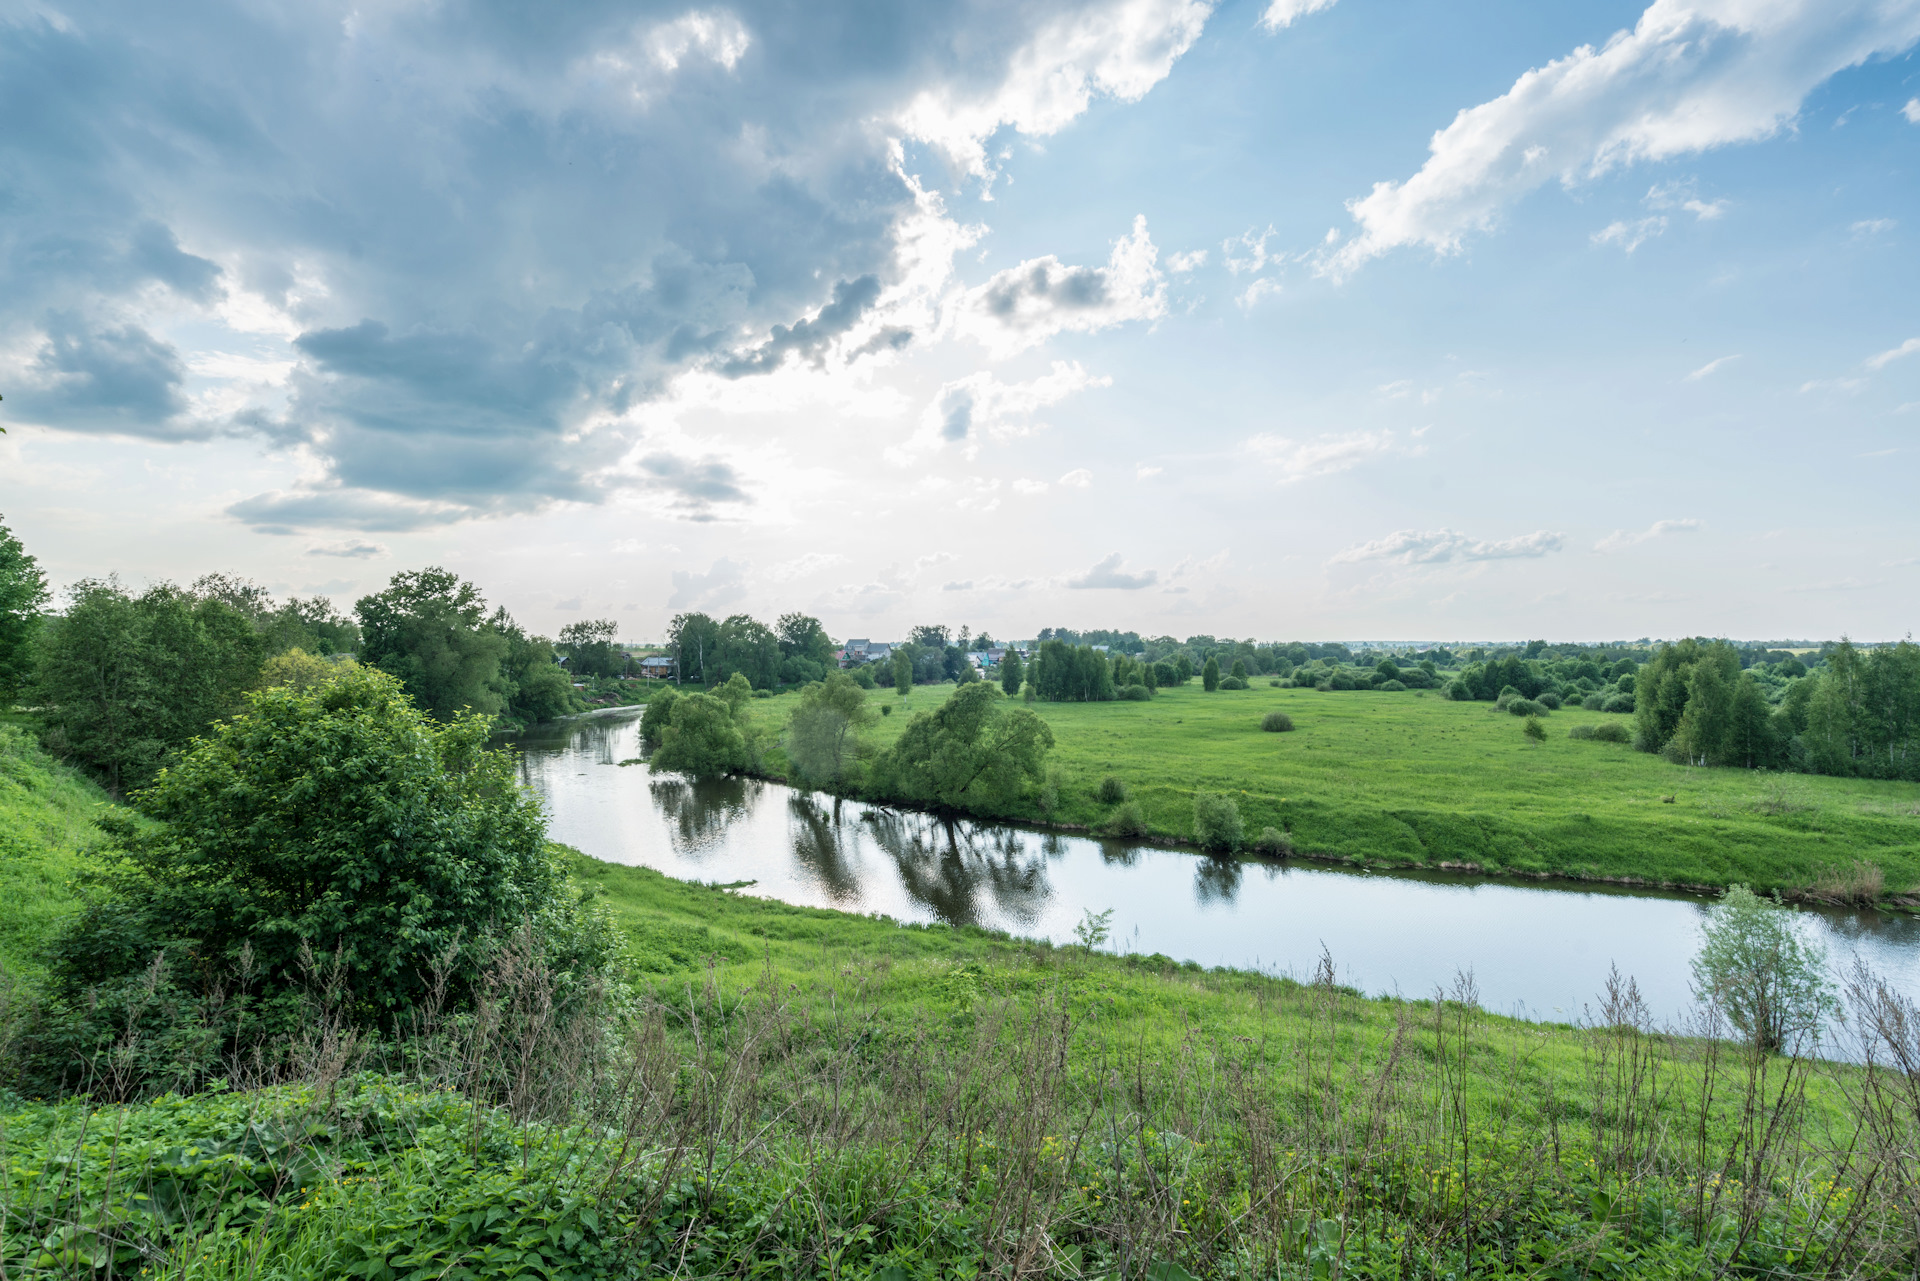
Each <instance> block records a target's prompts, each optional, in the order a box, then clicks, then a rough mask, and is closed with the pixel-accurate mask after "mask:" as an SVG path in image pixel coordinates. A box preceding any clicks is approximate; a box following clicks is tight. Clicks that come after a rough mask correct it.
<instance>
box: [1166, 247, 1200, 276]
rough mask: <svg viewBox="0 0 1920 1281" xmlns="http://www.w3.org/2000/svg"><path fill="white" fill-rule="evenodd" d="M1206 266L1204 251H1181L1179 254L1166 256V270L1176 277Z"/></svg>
mask: <svg viewBox="0 0 1920 1281" xmlns="http://www.w3.org/2000/svg"><path fill="white" fill-rule="evenodd" d="M1206 265H1207V251H1206V250H1204V249H1183V250H1181V251H1180V252H1179V253H1171V254H1168V255H1167V270H1168V271H1170V272H1172V273H1173V274H1174V275H1176V276H1184V275H1186V274H1187V273H1188V272H1190V271H1193V270H1195V269H1197V268H1200V267H1204V266H1206Z"/></svg>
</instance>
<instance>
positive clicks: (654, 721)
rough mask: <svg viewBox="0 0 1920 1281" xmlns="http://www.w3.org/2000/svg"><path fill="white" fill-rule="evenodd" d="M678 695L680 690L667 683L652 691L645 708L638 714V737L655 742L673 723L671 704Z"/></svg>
mask: <svg viewBox="0 0 1920 1281" xmlns="http://www.w3.org/2000/svg"><path fill="white" fill-rule="evenodd" d="M679 697H680V691H679V690H677V689H675V688H673V686H671V685H669V686H667V687H666V688H664V689H658V690H655V691H654V692H653V696H652V697H651V698H649V699H648V700H647V710H646V711H644V712H642V713H641V714H640V737H642V738H644V739H646V740H647V741H648V742H652V743H657V742H659V741H660V736H661V735H662V734H664V733H665V732H666V729H667V726H669V725H671V724H673V705H674V703H675V701H677V700H678V699H679Z"/></svg>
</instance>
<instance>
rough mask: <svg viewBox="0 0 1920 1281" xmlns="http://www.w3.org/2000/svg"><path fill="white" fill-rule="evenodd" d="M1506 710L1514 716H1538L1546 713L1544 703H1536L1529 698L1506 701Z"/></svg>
mask: <svg viewBox="0 0 1920 1281" xmlns="http://www.w3.org/2000/svg"><path fill="white" fill-rule="evenodd" d="M1506 706H1507V711H1508V713H1509V714H1511V715H1514V716H1525V717H1528V718H1538V717H1541V716H1545V715H1547V708H1546V704H1544V703H1536V702H1535V701H1534V700H1532V699H1531V698H1515V699H1509V700H1508V701H1507V705H1506Z"/></svg>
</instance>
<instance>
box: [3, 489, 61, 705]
mask: <svg viewBox="0 0 1920 1281" xmlns="http://www.w3.org/2000/svg"><path fill="white" fill-rule="evenodd" d="M50 599H51V597H50V596H49V595H48V594H47V576H46V575H45V574H43V573H41V572H40V562H39V561H37V560H35V559H34V558H33V557H32V556H31V555H29V554H28V553H27V549H26V548H25V547H22V546H21V545H20V540H19V539H18V538H16V537H14V535H13V531H12V530H10V529H8V528H7V527H6V525H5V524H0V709H3V708H5V707H6V706H7V705H8V704H9V703H11V702H12V701H13V700H14V698H15V697H16V696H17V695H18V694H19V693H20V691H21V690H22V689H23V688H24V687H25V686H26V685H27V683H28V682H29V680H30V679H31V677H32V675H33V636H34V632H35V631H36V630H37V629H38V628H39V625H40V611H41V610H42V609H45V608H46V605H47V602H48V600H50Z"/></svg>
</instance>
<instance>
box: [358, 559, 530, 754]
mask: <svg viewBox="0 0 1920 1281" xmlns="http://www.w3.org/2000/svg"><path fill="white" fill-rule="evenodd" d="M354 612H355V613H356V614H358V615H359V616H360V631H361V637H362V644H363V646H364V649H363V650H362V652H361V658H362V660H363V661H365V662H367V663H371V664H373V665H374V666H376V667H378V668H380V670H382V671H384V672H386V673H388V674H389V675H391V676H394V677H396V678H398V679H399V681H400V682H401V683H402V684H403V685H404V686H405V687H406V690H407V693H409V694H411V695H412V696H413V698H414V701H415V702H417V703H419V704H420V706H421V707H422V708H424V709H426V711H428V712H429V713H431V714H432V715H434V716H436V717H438V718H439V719H441V720H449V719H451V718H452V717H453V716H454V715H456V714H457V713H459V712H463V711H473V712H484V713H489V714H491V713H494V712H498V711H501V710H503V709H504V708H505V706H506V699H505V697H504V696H503V694H502V681H501V674H500V667H501V664H502V662H503V661H505V659H506V657H507V654H508V651H509V649H510V648H511V646H510V644H509V642H508V640H507V638H506V637H505V636H502V635H501V634H500V633H499V632H498V631H496V630H494V628H492V627H490V626H488V625H487V602H486V600H485V599H484V598H483V597H482V596H481V595H480V590H479V588H477V587H475V586H474V585H473V584H472V583H469V582H467V581H465V580H464V579H462V578H461V577H460V576H459V575H458V574H455V573H453V572H452V571H451V570H446V569H441V568H439V567H438V566H429V567H428V568H426V569H421V570H405V571H402V572H401V573H398V574H395V575H394V576H393V579H392V581H391V582H389V583H388V585H387V589H386V590H385V591H382V592H378V593H376V594H374V595H371V596H363V597H361V598H360V600H359V601H358V602H356V603H355V605H354Z"/></svg>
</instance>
